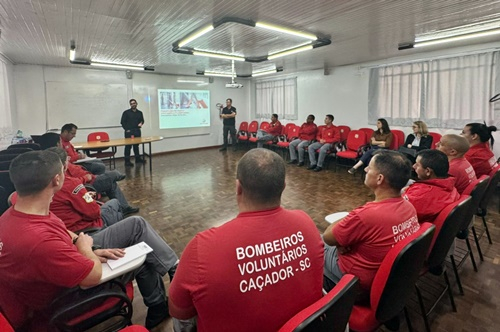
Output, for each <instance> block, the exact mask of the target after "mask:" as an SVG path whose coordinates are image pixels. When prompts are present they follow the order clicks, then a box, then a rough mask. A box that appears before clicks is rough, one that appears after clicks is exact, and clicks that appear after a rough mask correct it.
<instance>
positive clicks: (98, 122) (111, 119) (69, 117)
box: [45, 82, 129, 129]
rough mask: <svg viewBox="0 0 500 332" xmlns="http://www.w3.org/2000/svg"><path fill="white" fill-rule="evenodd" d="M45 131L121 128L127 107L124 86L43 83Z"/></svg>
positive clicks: (125, 88)
mask: <svg viewBox="0 0 500 332" xmlns="http://www.w3.org/2000/svg"><path fill="white" fill-rule="evenodd" d="M45 84H46V89H45V93H46V97H47V121H48V128H47V129H56V128H61V127H62V126H63V125H64V124H66V123H74V124H75V125H77V126H78V128H104V127H112V126H120V119H121V116H122V113H123V111H124V110H126V109H127V108H129V107H128V99H127V96H128V95H127V85H126V84H95V83H72V82H46V83H45Z"/></svg>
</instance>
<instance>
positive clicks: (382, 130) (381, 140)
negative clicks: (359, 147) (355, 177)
mask: <svg viewBox="0 0 500 332" xmlns="http://www.w3.org/2000/svg"><path fill="white" fill-rule="evenodd" d="M391 143H392V133H391V129H390V128H389V124H388V123H387V120H386V119H378V120H377V130H375V131H374V132H373V135H372V138H371V142H370V145H371V147H370V149H369V150H368V151H366V152H365V153H363V155H362V156H361V158H360V159H359V161H358V162H357V163H356V165H354V166H353V167H352V168H350V169H349V170H348V172H349V173H350V174H354V173H356V171H357V170H358V168H360V167H361V166H366V165H368V164H369V163H370V160H371V159H372V155H373V153H374V152H375V151H377V149H388V148H389V147H390V146H391Z"/></svg>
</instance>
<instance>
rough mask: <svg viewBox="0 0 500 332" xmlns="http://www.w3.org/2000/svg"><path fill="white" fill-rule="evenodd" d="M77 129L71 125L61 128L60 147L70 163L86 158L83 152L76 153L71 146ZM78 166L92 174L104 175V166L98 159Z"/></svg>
mask: <svg viewBox="0 0 500 332" xmlns="http://www.w3.org/2000/svg"><path fill="white" fill-rule="evenodd" d="M77 129H78V127H77V126H76V125H75V124H73V123H67V124H65V125H64V126H62V128H61V145H62V148H63V149H64V150H65V151H66V153H67V154H68V156H69V157H70V160H69V161H70V162H72V163H74V162H75V161H77V160H79V159H85V158H87V156H86V155H85V153H83V152H76V150H75V147H74V146H73V144H71V140H72V139H73V138H75V136H76V130H77ZM80 165H82V166H83V167H85V168H86V169H87V170H89V172H91V173H92V174H104V172H105V171H106V165H104V164H103V162H102V161H101V160H99V159H94V160H90V161H86V162H81V163H80Z"/></svg>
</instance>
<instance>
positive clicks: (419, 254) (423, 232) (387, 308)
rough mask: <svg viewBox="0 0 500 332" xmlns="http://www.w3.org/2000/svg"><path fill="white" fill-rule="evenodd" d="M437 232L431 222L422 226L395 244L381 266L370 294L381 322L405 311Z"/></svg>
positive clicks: (371, 302)
mask: <svg viewBox="0 0 500 332" xmlns="http://www.w3.org/2000/svg"><path fill="white" fill-rule="evenodd" d="M435 229H436V228H435V226H434V225H432V224H431V223H423V224H421V225H420V229H419V230H418V231H416V232H415V233H413V234H411V235H410V236H408V237H406V238H404V239H403V240H401V241H399V242H398V243H396V244H395V245H394V247H392V248H391V249H390V250H389V252H388V253H387V255H386V256H385V258H384V260H383V261H382V264H380V267H379V269H378V271H377V273H376V274H375V277H374V279H373V284H372V288H371V292H370V304H371V308H372V309H375V310H376V313H375V317H376V318H377V320H378V321H379V322H386V321H388V320H389V319H391V318H393V317H394V316H396V315H397V314H399V313H400V312H401V311H402V310H403V308H404V306H405V302H406V301H407V300H408V298H409V297H410V295H411V294H412V293H413V290H414V287H415V282H416V281H417V279H418V276H419V274H420V270H421V269H422V267H423V266H424V261H425V259H426V257H427V252H428V251H429V247H430V245H431V241H432V237H433V235H434V232H435Z"/></svg>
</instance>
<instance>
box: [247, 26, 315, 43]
mask: <svg viewBox="0 0 500 332" xmlns="http://www.w3.org/2000/svg"><path fill="white" fill-rule="evenodd" d="M255 26H256V27H259V28H264V29H268V30H273V31H278V32H283V33H287V34H289V35H293V36H296V37H302V38H306V39H311V40H316V39H318V37H316V36H315V35H313V34H311V33H305V32H300V31H297V30H292V29H288V28H285V27H280V26H278V25H273V24H267V23H263V22H257V23H255Z"/></svg>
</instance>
